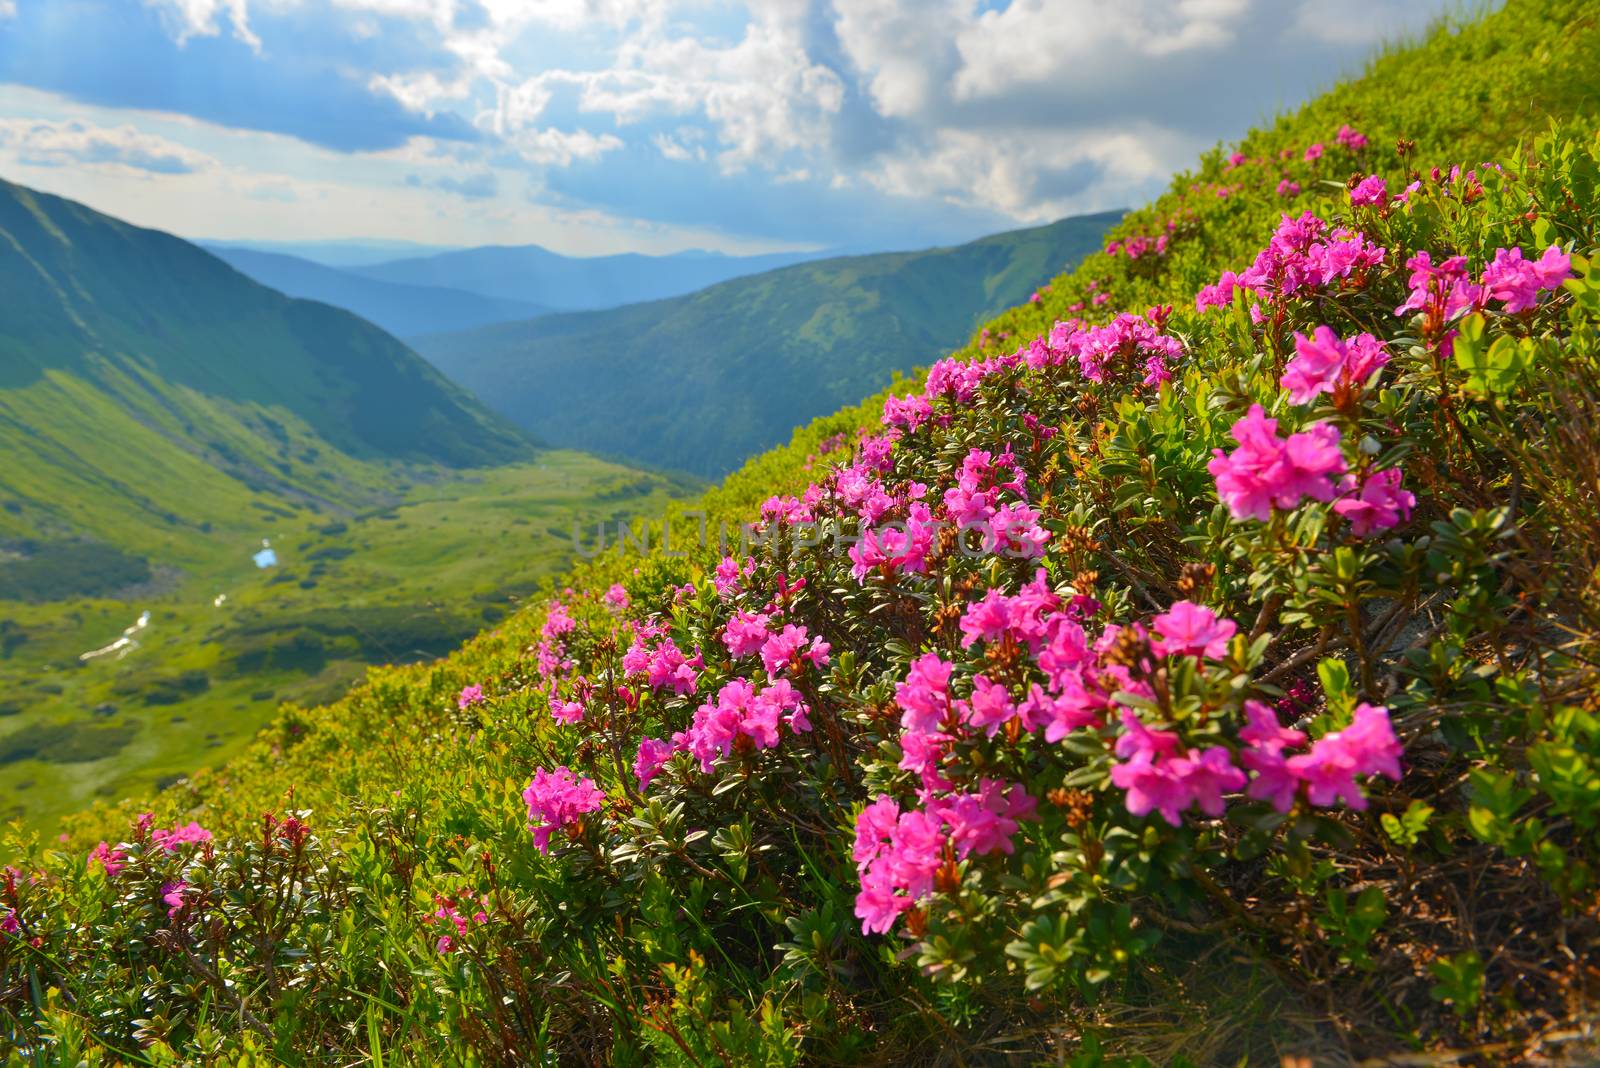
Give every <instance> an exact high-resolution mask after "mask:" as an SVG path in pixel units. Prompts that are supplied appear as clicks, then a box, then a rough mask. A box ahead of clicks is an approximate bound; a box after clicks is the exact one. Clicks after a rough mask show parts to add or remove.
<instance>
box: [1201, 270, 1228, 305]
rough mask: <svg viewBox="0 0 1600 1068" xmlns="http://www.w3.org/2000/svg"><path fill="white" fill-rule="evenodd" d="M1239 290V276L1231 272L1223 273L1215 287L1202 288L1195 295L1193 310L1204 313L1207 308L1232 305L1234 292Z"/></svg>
mask: <svg viewBox="0 0 1600 1068" xmlns="http://www.w3.org/2000/svg"><path fill="white" fill-rule="evenodd" d="M1238 288H1239V276H1238V275H1236V274H1234V273H1233V272H1232V271H1223V272H1222V277H1221V278H1219V279H1218V280H1217V282H1216V284H1215V285H1209V286H1203V287H1202V288H1201V290H1200V292H1199V293H1196V294H1195V298H1194V310H1195V311H1205V310H1206V309H1207V308H1214V307H1225V306H1227V305H1229V304H1232V303H1233V293H1234V290H1236V289H1238Z"/></svg>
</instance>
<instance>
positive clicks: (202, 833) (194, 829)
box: [150, 820, 211, 853]
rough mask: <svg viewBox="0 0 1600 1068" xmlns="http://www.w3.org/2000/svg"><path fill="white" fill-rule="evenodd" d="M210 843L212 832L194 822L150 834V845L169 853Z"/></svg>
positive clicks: (159, 829) (157, 829)
mask: <svg viewBox="0 0 1600 1068" xmlns="http://www.w3.org/2000/svg"><path fill="white" fill-rule="evenodd" d="M209 841H211V832H210V831H208V830H206V829H205V828H204V827H202V826H200V825H199V824H198V823H196V822H195V821H193V820H190V821H189V822H188V823H187V824H185V825H184V826H182V827H172V828H169V829H167V830H163V829H161V828H159V827H158V828H156V829H155V830H153V831H151V832H150V843H151V844H152V845H154V846H156V847H157V848H159V849H164V850H166V851H167V852H168V853H176V852H177V851H178V848H179V847H180V846H186V845H198V844H200V843H201V842H209Z"/></svg>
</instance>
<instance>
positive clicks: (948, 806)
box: [929, 779, 1038, 858]
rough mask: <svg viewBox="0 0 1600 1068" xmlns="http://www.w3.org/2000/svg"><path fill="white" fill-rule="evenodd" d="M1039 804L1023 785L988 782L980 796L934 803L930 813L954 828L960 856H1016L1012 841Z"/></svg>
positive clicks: (952, 838)
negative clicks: (1019, 827)
mask: <svg viewBox="0 0 1600 1068" xmlns="http://www.w3.org/2000/svg"><path fill="white" fill-rule="evenodd" d="M1037 808H1038V803H1037V802H1036V801H1035V800H1034V799H1033V798H1032V797H1029V796H1028V792H1027V791H1026V790H1024V789H1023V788H1022V785H1021V784H1020V783H1005V782H1001V781H1000V780H998V779H984V780H982V781H981V782H980V783H979V786H978V791H977V793H968V794H957V795H956V796H954V797H948V798H940V799H939V800H938V801H937V802H936V803H930V805H929V810H930V811H937V813H938V815H939V817H940V818H941V819H942V820H943V821H944V822H945V823H948V824H949V825H950V841H951V842H952V843H953V844H954V845H955V849H956V856H958V857H962V858H966V857H969V856H972V855H973V854H978V855H982V854H985V853H994V852H997V851H998V852H1002V853H1008V854H1009V853H1012V852H1015V846H1013V845H1012V843H1011V838H1012V836H1013V835H1015V834H1016V833H1017V827H1018V825H1019V821H1021V820H1025V819H1030V818H1032V816H1033V814H1034V811H1035V810H1036V809H1037Z"/></svg>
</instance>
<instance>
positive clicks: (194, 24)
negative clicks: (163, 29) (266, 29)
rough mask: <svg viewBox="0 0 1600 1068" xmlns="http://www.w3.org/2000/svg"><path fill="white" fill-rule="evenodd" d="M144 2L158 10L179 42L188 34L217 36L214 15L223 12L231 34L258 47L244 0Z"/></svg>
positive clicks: (216, 20)
mask: <svg viewBox="0 0 1600 1068" xmlns="http://www.w3.org/2000/svg"><path fill="white" fill-rule="evenodd" d="M145 4H146V6H148V7H153V8H155V9H156V10H157V11H159V12H161V14H162V17H163V18H164V20H165V21H166V22H167V24H168V26H169V27H170V28H171V29H172V33H173V35H174V37H175V39H176V40H177V42H178V44H179V45H182V44H184V43H185V42H186V41H188V40H189V39H190V38H191V37H215V36H217V35H218V34H219V33H221V32H222V31H221V29H220V27H219V26H218V24H217V23H218V16H220V15H226V16H227V18H228V22H229V23H230V24H231V25H232V27H233V35H234V37H236V38H238V39H239V40H241V41H243V42H244V43H245V44H247V45H249V46H250V47H251V48H254V49H257V50H259V49H260V48H261V39H260V38H259V37H257V36H256V35H255V34H254V33H253V32H251V29H250V15H249V11H248V9H247V6H246V5H247V0H145Z"/></svg>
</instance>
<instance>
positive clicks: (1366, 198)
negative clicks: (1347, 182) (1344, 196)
mask: <svg viewBox="0 0 1600 1068" xmlns="http://www.w3.org/2000/svg"><path fill="white" fill-rule="evenodd" d="M1388 195H1389V184H1388V183H1387V182H1385V181H1384V180H1383V179H1382V178H1381V177H1379V176H1378V175H1376V174H1371V175H1368V176H1367V177H1365V178H1363V179H1361V181H1360V183H1358V184H1357V185H1356V187H1355V188H1354V189H1352V190H1350V203H1351V204H1352V205H1354V206H1355V207H1363V206H1367V205H1373V204H1382V203H1383V202H1384V199H1385V198H1386V197H1387V196H1388Z"/></svg>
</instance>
